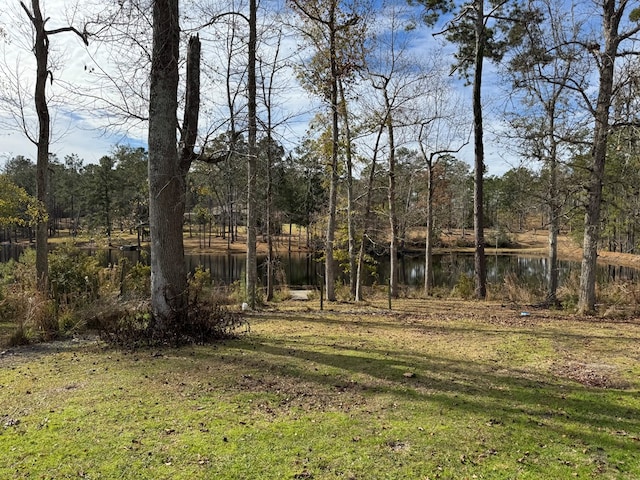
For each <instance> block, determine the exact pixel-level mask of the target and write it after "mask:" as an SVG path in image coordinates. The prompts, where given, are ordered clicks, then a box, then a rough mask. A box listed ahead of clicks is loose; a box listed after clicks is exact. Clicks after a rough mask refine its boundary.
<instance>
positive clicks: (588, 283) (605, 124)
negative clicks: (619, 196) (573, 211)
mask: <svg viewBox="0 0 640 480" xmlns="http://www.w3.org/2000/svg"><path fill="white" fill-rule="evenodd" d="M615 3H616V2H615V1H613V0H607V1H605V2H604V3H603V10H604V11H603V37H604V50H603V52H602V53H601V54H600V62H599V68H598V74H599V86H598V99H597V104H596V109H595V116H594V119H595V126H594V133H593V149H592V152H591V169H590V171H589V180H588V184H587V209H586V213H585V228H584V239H583V246H582V248H583V253H582V268H581V270H580V291H579V295H578V311H579V312H580V313H582V314H587V313H592V312H594V311H595V305H596V262H597V259H598V241H599V239H600V208H601V204H602V184H603V178H604V167H605V161H606V156H607V140H608V138H609V110H610V107H611V99H612V95H613V80H614V67H615V58H616V55H617V52H618V46H619V43H620V40H621V39H620V36H619V34H618V28H619V23H620V19H621V17H622V13H623V11H624V6H620V8H619V9H618V10H616V8H615Z"/></svg>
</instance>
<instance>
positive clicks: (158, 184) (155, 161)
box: [149, 0, 188, 331]
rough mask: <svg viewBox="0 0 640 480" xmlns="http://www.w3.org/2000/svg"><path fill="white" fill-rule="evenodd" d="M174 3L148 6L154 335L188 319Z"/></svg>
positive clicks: (163, 1)
mask: <svg viewBox="0 0 640 480" xmlns="http://www.w3.org/2000/svg"><path fill="white" fill-rule="evenodd" d="M179 34H180V27H179V24H178V0H155V1H154V2H153V51H152V61H151V78H150V81H151V83H150V91H149V230H150V235H151V307H152V311H153V314H154V317H155V318H156V321H157V322H158V324H157V328H158V329H159V330H161V331H162V330H165V331H166V330H167V329H168V328H171V325H172V324H175V323H174V322H181V321H183V320H185V319H186V317H187V303H188V296H187V275H186V266H185V261H184V248H183V238H182V223H183V215H184V208H185V192H186V184H185V178H184V175H183V169H181V168H180V164H179V159H178V149H177V134H176V127H177V109H178V101H177V96H178V57H179V40H180V39H179Z"/></svg>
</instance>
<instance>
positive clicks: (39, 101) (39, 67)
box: [23, 0, 51, 292]
mask: <svg viewBox="0 0 640 480" xmlns="http://www.w3.org/2000/svg"><path fill="white" fill-rule="evenodd" d="M23 7H24V5H23ZM31 8H32V10H33V16H32V17H31V21H32V23H33V27H34V29H35V33H36V39H35V44H34V53H35V56H36V86H35V92H34V102H35V106H36V112H37V114H38V144H37V148H38V153H37V161H36V198H37V199H38V201H39V202H41V203H42V205H43V206H44V209H45V212H46V213H47V214H48V213H49V137H50V134H51V132H50V128H51V119H50V117H49V107H48V105H47V97H46V85H47V77H48V75H49V73H48V61H49V47H48V45H49V40H48V38H47V33H46V31H45V21H44V19H43V18H42V11H41V10H40V2H39V0H32V1H31ZM47 238H48V235H47V218H46V216H45V218H40V219H39V220H38V223H37V224H36V275H37V286H38V290H39V291H40V292H47V290H48V276H49V261H48V253H49V250H48V246H47Z"/></svg>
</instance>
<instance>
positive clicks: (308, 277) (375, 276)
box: [0, 244, 640, 288]
mask: <svg viewBox="0 0 640 480" xmlns="http://www.w3.org/2000/svg"><path fill="white" fill-rule="evenodd" d="M21 252H22V247H20V246H16V245H6V244H5V245H2V248H1V249H0V262H6V261H8V260H10V259H11V258H17V257H18V256H19V255H20V253H21ZM91 253H92V254H97V255H99V256H100V258H101V260H102V261H103V262H104V264H105V266H106V265H108V264H118V263H120V261H121V260H122V259H123V258H126V259H127V260H128V261H129V262H132V263H136V262H139V261H140V262H148V259H149V254H148V251H120V250H107V251H93V252H91ZM547 262H548V259H547V258H545V257H527V256H519V255H487V281H488V282H490V283H499V282H502V281H503V280H504V278H505V277H506V276H507V275H515V276H516V278H517V279H518V281H519V282H522V283H525V284H527V285H544V284H546V282H547V278H546V277H547V274H546V271H547ZM186 263H187V268H188V269H189V271H194V270H195V269H196V268H197V267H198V266H202V267H204V268H205V269H207V270H209V271H210V272H211V277H212V279H213V280H214V281H215V282H217V283H222V284H230V283H233V282H236V281H239V280H241V279H243V277H244V272H245V267H246V256H245V255H237V254H236V255H230V254H198V253H196V254H190V255H186ZM398 264H399V267H398V268H399V272H398V274H399V275H398V277H399V281H400V283H401V284H404V285H409V286H416V287H419V286H421V285H423V283H424V271H425V266H424V257H422V256H415V257H411V256H405V257H403V258H401V259H400V261H399V262H398ZM473 268H474V266H473V254H467V253H457V252H451V253H447V254H442V255H434V257H433V280H434V282H433V284H434V285H435V286H439V287H447V288H451V287H453V286H454V285H455V284H456V283H457V282H458V281H459V279H460V277H461V276H462V275H467V276H472V275H473ZM275 271H276V279H277V283H280V284H284V283H287V284H289V285H294V286H302V285H319V284H320V282H321V281H322V280H321V277H322V274H323V265H322V263H321V261H320V260H319V259H318V258H316V257H315V256H314V255H312V254H291V255H282V256H280V257H278V258H277V260H276V263H275ZM373 272H374V273H370V274H369V275H367V276H366V278H365V283H366V284H368V285H371V284H373V283H379V284H381V283H386V282H387V281H388V278H389V259H388V258H378V259H377V264H376V265H375V268H374V270H373ZM579 273H580V263H579V262H571V261H560V262H559V276H560V282H563V281H564V280H566V279H567V278H568V277H569V276H570V275H572V274H575V275H578V274H579ZM258 275H259V276H260V278H261V279H262V282H263V284H264V283H266V280H265V279H266V257H258ZM639 277H640V271H639V270H637V269H635V268H630V267H621V266H616V265H599V266H598V271H597V280H598V282H599V283H601V284H605V283H609V282H612V281H637V280H638V279H639ZM344 280H345V281H347V278H346V276H345V277H344Z"/></svg>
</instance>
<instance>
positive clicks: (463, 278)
mask: <svg viewBox="0 0 640 480" xmlns="http://www.w3.org/2000/svg"><path fill="white" fill-rule="evenodd" d="M475 289H476V285H475V282H474V279H473V276H472V275H465V274H462V275H460V276H459V277H458V281H457V283H456V284H455V286H454V287H453V292H452V296H454V297H459V298H464V299H467V300H468V299H470V298H473V296H474V293H475Z"/></svg>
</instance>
